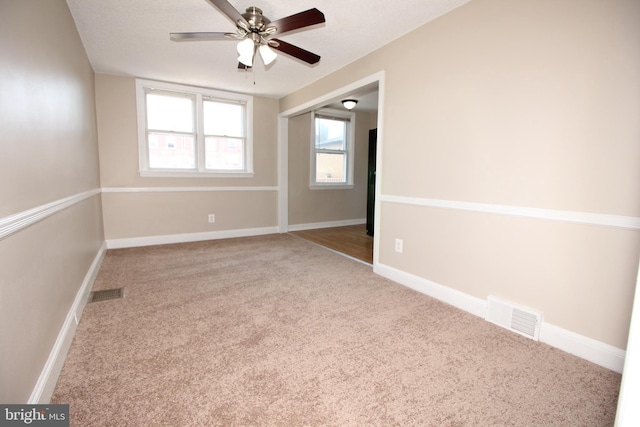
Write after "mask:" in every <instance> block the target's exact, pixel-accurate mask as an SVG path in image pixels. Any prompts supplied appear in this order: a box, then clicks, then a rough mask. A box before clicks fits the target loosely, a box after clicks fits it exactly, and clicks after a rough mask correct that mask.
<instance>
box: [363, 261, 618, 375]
mask: <svg viewBox="0 0 640 427" xmlns="http://www.w3.org/2000/svg"><path fill="white" fill-rule="evenodd" d="M373 271H374V272H375V273H376V274H379V275H381V276H383V277H386V278H387V279H390V280H393V281H394V282H397V283H399V284H401V285H404V286H407V287H409V288H411V289H414V290H416V291H418V292H421V293H423V294H425V295H428V296H430V297H433V298H435V299H437V300H440V301H442V302H445V303H447V304H450V305H452V306H454V307H456V308H459V309H461V310H464V311H467V312H469V313H471V314H474V315H476V316H478V317H481V318H483V319H484V318H485V314H486V311H487V302H486V301H485V300H482V299H480V298H477V297H474V296H471V295H468V294H465V293H464V292H460V291H457V290H455V289H452V288H449V287H446V286H443V285H440V284H438V283H435V282H432V281H430V280H427V279H424V278H422V277H419V276H415V275H413V274H410V273H407V272H404V271H401V270H398V269H395V268H393V267H389V266H387V265H384V264H377V265H375V266H374V268H373ZM540 341H541V342H543V343H545V344H548V345H550V346H552V347H555V348H558V349H560V350H562V351H565V352H567V353H570V354H573V355H575V356H578V357H580V358H582V359H585V360H588V361H590V362H593V363H595V364H597V365H600V366H603V367H605V368H607V369H610V370H612V371H615V372H618V373H622V370H623V368H624V358H625V354H626V352H625V351H624V350H621V349H619V348H617V347H613V346H611V345H609V344H605V343H603V342H601V341H597V340H594V339H592V338H588V337H585V336H583V335H580V334H577V333H575V332H571V331H568V330H566V329H562V328H560V327H558V326H555V325H552V324H550V323H547V322H544V321H543V322H542V325H541V327H540Z"/></svg>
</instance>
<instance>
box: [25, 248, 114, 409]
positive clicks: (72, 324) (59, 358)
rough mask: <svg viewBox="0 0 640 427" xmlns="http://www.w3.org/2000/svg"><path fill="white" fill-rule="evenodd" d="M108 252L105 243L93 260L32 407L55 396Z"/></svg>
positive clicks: (32, 393) (47, 365)
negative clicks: (70, 348) (59, 379)
mask: <svg viewBox="0 0 640 427" xmlns="http://www.w3.org/2000/svg"><path fill="white" fill-rule="evenodd" d="M106 250H107V245H106V243H103V244H102V246H101V247H100V249H99V251H98V253H97V254H96V256H95V258H94V259H93V262H92V263H91V267H89V271H87V274H86V275H85V277H84V280H83V281H82V285H81V286H80V289H79V290H78V293H77V294H76V298H75V299H74V301H73V304H72V305H71V308H70V309H69V312H68V313H67V317H66V318H65V321H64V323H63V324H62V328H61V329H60V332H59V333H58V338H57V339H56V342H55V343H54V344H53V348H52V349H51V352H50V353H49V357H48V359H47V362H46V363H45V365H44V368H43V369H42V372H41V373H40V376H39V377H38V381H37V382H36V385H35V387H34V389H33V391H32V392H31V396H30V397H29V401H28V402H27V403H28V404H30V405H36V404H47V403H49V402H50V401H51V396H53V391H54V390H55V387H56V382H57V381H58V376H59V375H60V371H61V370H62V366H63V365H64V360H65V358H66V357H67V353H68V352H69V347H71V342H72V341H73V336H74V334H75V332H76V328H77V326H78V322H79V321H80V317H81V316H82V310H83V309H84V306H85V305H86V304H87V300H88V298H89V294H90V293H91V288H92V287H93V282H94V281H95V280H96V276H97V275H98V271H99V270H100V265H101V264H102V260H103V259H104V255H105V253H106Z"/></svg>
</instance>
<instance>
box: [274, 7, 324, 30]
mask: <svg viewBox="0 0 640 427" xmlns="http://www.w3.org/2000/svg"><path fill="white" fill-rule="evenodd" d="M323 22H325V20H324V13H322V12H320V11H319V10H318V9H315V8H313V9H309V10H306V11H304V12H300V13H296V14H295V15H291V16H287V17H286V18H282V19H277V20H275V21H272V22H270V23H269V25H268V26H267V28H271V27H275V28H276V30H275V32H273V33H271V34H272V35H276V34H282V33H286V32H288V31H293V30H297V29H298V28H304V27H308V26H310V25H316V24H321V23H323Z"/></svg>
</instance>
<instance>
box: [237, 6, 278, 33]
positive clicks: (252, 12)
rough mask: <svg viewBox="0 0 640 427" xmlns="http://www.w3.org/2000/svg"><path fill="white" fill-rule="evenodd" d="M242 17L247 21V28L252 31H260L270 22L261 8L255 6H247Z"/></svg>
mask: <svg viewBox="0 0 640 427" xmlns="http://www.w3.org/2000/svg"><path fill="white" fill-rule="evenodd" d="M242 17H243V18H244V19H246V20H247V22H248V23H249V30H250V31H251V32H252V33H260V32H261V31H262V30H263V29H264V28H265V27H266V26H267V24H269V22H271V21H270V20H269V19H268V18H267V17H266V16H264V15H263V14H262V10H261V9H260V8H257V7H255V6H251V7H248V8H247V10H246V11H245V13H243V14H242Z"/></svg>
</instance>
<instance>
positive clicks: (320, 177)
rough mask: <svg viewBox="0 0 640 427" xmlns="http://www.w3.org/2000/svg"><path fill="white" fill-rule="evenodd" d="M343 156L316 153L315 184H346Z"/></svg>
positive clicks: (344, 159) (345, 157)
mask: <svg viewBox="0 0 640 427" xmlns="http://www.w3.org/2000/svg"><path fill="white" fill-rule="evenodd" d="M346 159H347V156H346V155H345V154H329V153H316V182H345V183H346V182H347V174H346V171H347V168H346Z"/></svg>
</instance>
